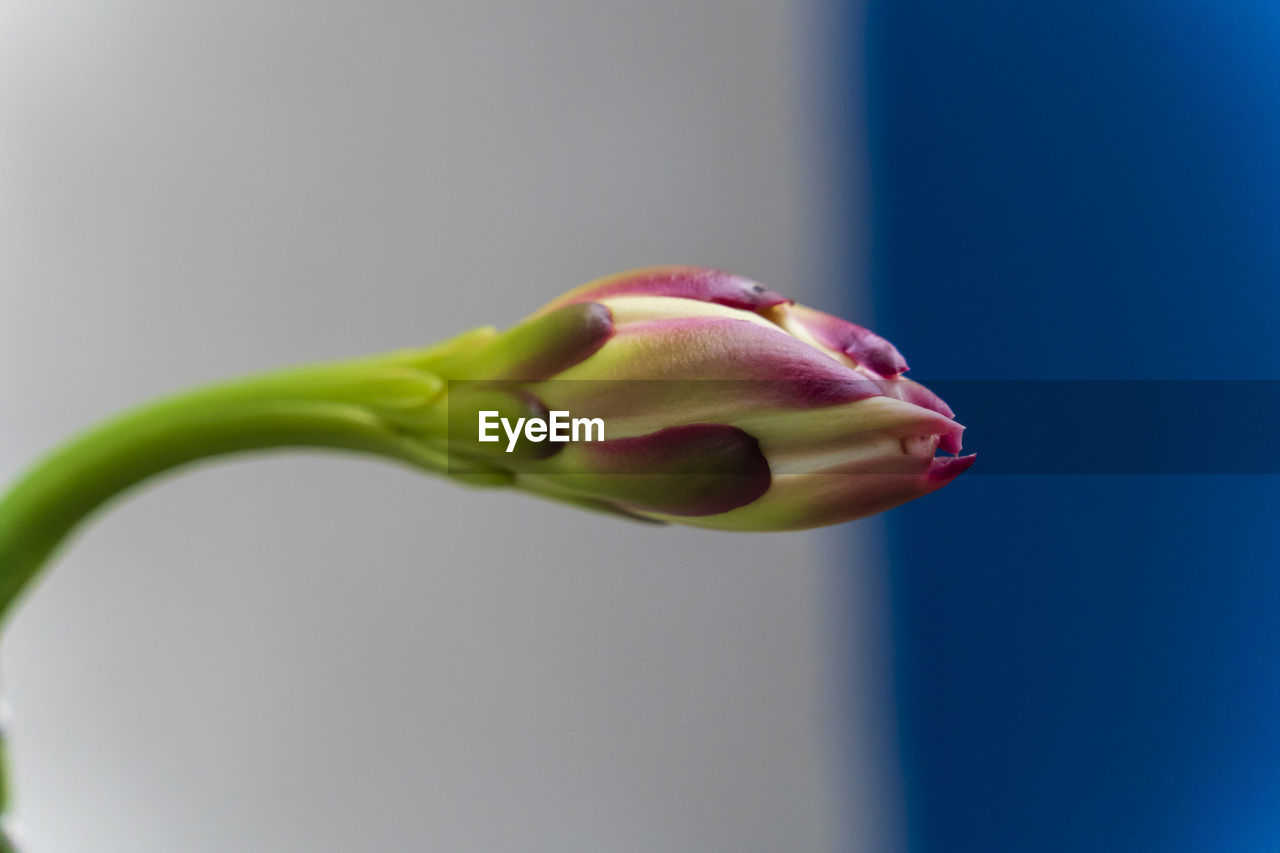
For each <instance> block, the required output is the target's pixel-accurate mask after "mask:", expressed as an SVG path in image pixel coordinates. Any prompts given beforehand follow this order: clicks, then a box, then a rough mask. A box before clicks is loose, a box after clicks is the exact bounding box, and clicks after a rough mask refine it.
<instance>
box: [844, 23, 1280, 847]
mask: <svg viewBox="0 0 1280 853" xmlns="http://www.w3.org/2000/svg"><path fill="white" fill-rule="evenodd" d="M852 14H853V13H851V15H852ZM868 14H869V17H868V19H867V21H866V24H867V26H866V30H865V33H863V32H861V31H860V27H859V26H857V25H856V24H855V23H854V22H853V18H852V17H851V18H850V21H849V26H848V27H847V30H846V31H847V32H848V33H849V39H850V44H849V47H848V51H847V55H848V56H850V57H860V56H861V51H860V49H859V48H860V47H861V42H862V39H863V38H865V40H866V42H865V43H866V48H867V50H866V62H867V64H866V67H865V69H864V68H862V67H851V68H848V69H846V70H847V72H848V85H847V86H845V87H844V89H843V90H842V92H843V94H842V97H844V98H846V99H847V100H846V103H845V106H846V107H850V108H851V105H852V104H854V102H855V101H856V99H857V97H858V93H857V87H858V86H860V85H861V82H860V81H861V79H862V72H863V71H864V70H865V72H866V83H867V87H868V89H867V91H868V101H869V106H868V113H869V116H868V122H869V125H868V126H869V133H870V139H871V174H872V183H873V217H872V221H873V247H874V248H873V267H874V269H873V282H874V288H875V294H876V300H877V312H878V325H879V326H880V328H881V329H882V330H883V331H884V332H885V334H886V335H887V336H888V337H889V338H890V339H891V340H893V341H894V342H895V343H897V344H898V345H899V346H900V348H901V349H902V350H903V351H904V352H905V353H907V354H908V356H909V358H910V360H911V362H912V363H913V365H915V366H916V371H915V374H916V375H917V378H920V379H923V380H925V381H926V382H927V381H928V380H929V379H931V378H932V379H959V380H973V379H1063V378H1070V379H1097V378H1124V379H1217V378H1232V379H1245V378H1255V379H1256V378H1265V379H1275V378H1278V377H1280V336H1278V335H1277V319H1276V318H1277V309H1278V308H1280V239H1278V237H1280V59H1278V57H1280V8H1277V7H1276V6H1275V4H1274V3H1267V2H1259V0H1250V2H1237V3H1232V4H1211V3H1204V2H1162V3H1155V2H1138V1H1137V0H1120V2H1111V3H1108V4H1105V6H1103V5H1101V4H1099V5H1097V6H1096V7H1095V5H1094V4H1081V3H1078V2H1065V1H1064V0H1043V2H1038V3H1034V4H1016V3H995V2H973V1H972V0H968V1H967V2H955V3H949V4H934V3H924V2H919V0H899V1H898V2H874V0H873V2H871V3H870V6H869V10H868ZM857 61H858V62H861V61H862V60H861V59H859V60H857ZM854 168H856V166H855V167H852V168H851V174H850V179H849V186H850V188H851V189H852V188H853V187H855V186H856V185H857V180H856V177H857V176H856V174H854V173H853V169H854ZM1185 405H1186V406H1187V408H1188V411H1194V412H1196V413H1197V415H1198V417H1199V418H1200V420H1201V421H1203V420H1204V418H1205V413H1204V411H1203V409H1201V408H1198V406H1197V399H1196V398H1195V397H1194V395H1188V399H1186V401H1185ZM957 409H959V412H958V417H959V419H960V420H961V422H964V421H965V412H964V411H963V409H960V407H959V406H957ZM1240 414H1241V413H1240V412H1238V411H1237V412H1233V413H1232V415H1233V416H1232V417H1231V418H1227V419H1224V420H1223V421H1222V422H1221V423H1220V424H1219V426H1220V430H1221V432H1222V433H1224V434H1229V433H1231V432H1239V433H1242V434H1244V435H1246V436H1253V435H1256V434H1257V433H1259V432H1269V431H1271V430H1272V429H1273V423H1272V421H1271V419H1269V418H1261V417H1259V418H1253V419H1250V418H1247V417H1246V418H1244V419H1241V417H1240ZM1087 415H1088V419H1089V422H1090V423H1091V424H1092V427H1093V433H1092V435H1091V436H1090V437H1088V438H1087V439H1086V440H1091V441H1092V442H1093V443H1094V446H1095V447H1096V448H1098V449H1099V452H1108V453H1114V452H1115V448H1114V445H1112V444H1111V443H1110V442H1109V438H1110V436H1111V435H1113V434H1114V431H1113V429H1112V426H1113V425H1112V423H1110V419H1111V418H1112V417H1113V413H1112V412H1110V411H1107V410H1099V411H1092V412H1088V413H1087ZM1173 417H1174V418H1176V413H1174V414H1173ZM1174 423H1175V421H1173V420H1171V422H1170V427H1169V429H1170V433H1168V434H1166V435H1165V436H1160V437H1157V440H1162V441H1165V442H1166V443H1169V444H1174V442H1170V441H1169V435H1173V434H1175V433H1176V427H1175V426H1174V425H1173V424H1174ZM970 432H971V434H970V435H969V436H968V437H967V438H968V442H969V445H970V446H971V449H975V450H977V451H979V454H980V455H979V462H978V465H977V466H976V467H975V468H973V469H972V470H971V472H970V473H969V474H967V475H965V476H964V477H962V478H961V479H960V480H959V481H957V482H956V483H955V484H953V485H952V486H950V487H948V488H947V489H945V490H943V491H942V492H940V493H938V494H937V495H934V496H931V497H930V498H928V499H925V500H921V501H917V502H914V503H912V504H910V505H908V506H906V507H903V508H901V509H899V510H897V511H895V512H893V513H891V514H890V520H889V525H890V551H891V573H892V577H891V583H892V588H893V596H894V607H895V632H896V637H895V641H896V662H895V666H896V678H897V692H898V704H899V713H900V719H899V726H900V737H901V753H902V759H903V767H904V773H905V777H906V789H907V817H908V824H909V826H908V835H909V842H910V849H911V850H912V851H913V853H934V851H939V852H940V851H949V853H955V852H956V851H982V853H993V851H1110V850H1117V851H1121V850H1124V851H1129V850H1144V851H1271V852H1272V853H1273V851H1275V850H1277V849H1280V531H1278V530H1277V524H1276V519H1277V517H1278V514H1280V513H1278V511H1280V483H1278V482H1277V481H1276V480H1275V479H1274V478H1272V477H1267V476H1176V475H1160V476H1106V475H1097V474H1091V475H1071V474H1060V475H1039V476H992V475H985V476H984V475H983V474H982V459H981V451H982V450H983V440H984V436H983V435H982V434H981V433H974V432H973V431H972V430H971V431H970ZM1045 432H1046V434H1051V433H1053V432H1054V430H1053V429H1048V428H1046V430H1045ZM1124 439H1125V440H1126V441H1129V440H1132V437H1131V436H1124ZM1057 449H1058V448H1055V447H1054V446H1052V445H1051V444H1050V445H1048V446H1044V447H1043V452H1044V453H1045V454H1054V453H1055V452H1056V450H1057ZM1073 450H1078V448H1073ZM1138 450H1139V449H1137V448H1135V452H1138ZM1175 452H1177V451H1175ZM1182 452H1185V453H1187V454H1194V453H1195V452H1196V448H1195V447H1194V446H1187V447H1185V448H1183V449H1182Z"/></svg>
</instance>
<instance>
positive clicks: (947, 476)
mask: <svg viewBox="0 0 1280 853" xmlns="http://www.w3.org/2000/svg"><path fill="white" fill-rule="evenodd" d="M902 459H903V460H904V461H903V462H902V465H903V466H915V467H917V468H918V470H914V471H909V472H903V473H893V472H889V471H886V463H885V460H883V459H877V460H866V461H863V462H860V463H858V464H857V465H854V466H850V467H847V468H844V469H841V470H839V471H833V472H823V473H813V474H779V475H776V476H774V478H773V482H772V485H771V486H770V488H769V491H768V492H767V493H766V494H765V495H764V496H763V497H761V498H760V499H759V500H757V501H755V502H753V503H751V504H748V505H746V506H743V507H739V508H738V509H735V510H731V511H730V512H727V513H723V514H720V515H714V516H702V517H698V518H680V519H673V520H678V521H680V522H681V523H683V524H687V525H694V526H697V527H708V528H714V529H718V530H742V531H772V530H806V529H808V528H811V527H821V526H823V525H827V524H839V523H841V522H845V521H851V520H853V519H855V518H863V517H865V516H868V515H873V514H875V513H877V512H883V511H884V510H887V509H891V508H893V507H895V506H898V505H900V504H904V503H906V502H907V501H910V500H913V499H915V498H918V497H921V496H922V495H926V494H928V493H930V492H934V491H937V490H938V489H940V488H942V487H943V486H945V485H947V484H948V483H950V482H951V481H952V480H953V479H955V478H956V477H957V476H959V475H960V473H961V472H963V471H964V470H965V469H967V468H968V467H969V466H970V465H972V464H973V461H974V460H975V459H976V456H963V457H960V458H958V459H955V458H936V459H932V460H924V464H923V466H921V465H920V461H919V460H913V458H912V457H907V456H904V457H902ZM655 517H656V518H659V519H665V518H666V516H664V515H661V514H658V515H655Z"/></svg>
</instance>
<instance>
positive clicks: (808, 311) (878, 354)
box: [768, 305, 907, 378]
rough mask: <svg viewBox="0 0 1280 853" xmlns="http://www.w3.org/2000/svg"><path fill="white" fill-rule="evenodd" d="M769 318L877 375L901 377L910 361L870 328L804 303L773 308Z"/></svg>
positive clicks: (798, 335) (793, 332)
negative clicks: (841, 354)
mask: <svg viewBox="0 0 1280 853" xmlns="http://www.w3.org/2000/svg"><path fill="white" fill-rule="evenodd" d="M768 316H769V318H770V319H772V320H774V322H776V323H777V324H778V325H779V326H781V327H782V328H784V329H786V330H787V331H789V332H791V333H792V334H794V335H796V336H797V337H811V338H812V339H813V340H814V341H816V342H817V343H818V344H819V345H820V346H823V347H825V348H827V349H830V350H833V351H835V352H839V353H843V354H844V355H847V356H848V357H849V358H850V359H852V360H853V361H854V362H855V363H856V364H858V365H861V366H862V367H865V368H867V369H868V370H870V371H872V372H873V373H875V374H877V375H878V376H881V377H884V378H888V377H890V376H898V375H900V374H902V373H904V372H906V370H907V360H906V359H905V358H903V357H902V353H900V352H898V350H897V348H896V347H895V346H894V345H893V344H891V343H889V342H888V341H886V340H885V339H884V338H882V337H880V336H879V335H877V334H876V333H875V332H873V331H871V330H870V329H866V328H863V327H862V326H859V325H857V324H855V323H850V322H849V321H848V320H843V319H841V318H839V317H835V316H832V315H831V314H824V313H822V312H821V311H815V310H814V309H812V308H808V307H806V306H804V305H790V306H786V307H779V308H775V309H773V310H772V311H771V312H770V313H769V315H768Z"/></svg>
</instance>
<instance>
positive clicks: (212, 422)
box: [0, 335, 484, 853]
mask: <svg viewBox="0 0 1280 853" xmlns="http://www.w3.org/2000/svg"><path fill="white" fill-rule="evenodd" d="M481 337H484V335H481ZM467 345H469V341H468V340H464V339H461V338H460V339H457V340H455V341H452V342H446V343H445V344H443V345H441V347H439V348H434V349H432V350H422V351H413V352H409V351H405V352H398V353H391V354H389V355H386V356H380V357H376V358H370V359H361V360H357V361H351V362H345V363H339V364H330V365H321V366H318V367H307V368H301V369H296V370H290V371H285V372H280V373H273V374H267V375H263V376H257V377H250V378H247V379H241V380H237V381H234V382H230V383H226V384H222V385H215V386H210V387H207V388H203V389H199V390H196V391H192V392H188V393H185V394H181V395H179V396H175V397H171V398H168V399H164V400H160V401H159V402H155V403H152V404H150V405H147V406H144V407H141V408H139V409H136V410H134V411H132V412H129V413H127V414H125V415H123V416H120V417H117V418H115V419H113V420H110V421H107V422H105V423H103V424H101V425H99V426H97V427H95V428H93V429H91V430H89V431H88V432H85V433H83V434H82V435H80V436H78V437H76V438H73V439H72V440H71V441H69V442H68V443H66V444H64V445H63V446H62V447H61V448H59V449H58V450H56V451H55V452H54V453H52V454H51V455H49V456H48V457H46V458H45V459H44V460H43V461H41V462H39V463H38V464H37V465H36V466H35V467H33V468H32V469H31V470H29V471H28V472H27V473H26V474H24V475H23V476H22V477H21V478H20V479H19V480H18V481H17V482H16V483H15V484H14V485H13V486H12V488H11V489H10V491H9V492H8V494H6V495H5V496H4V497H3V498H0V625H2V624H3V622H4V620H5V619H6V618H7V617H8V615H9V614H10V612H11V610H12V608H13V606H14V603H15V602H16V601H17V600H18V599H19V598H20V596H21V595H22V594H23V593H24V591H25V590H27V589H28V588H29V587H30V586H31V583H32V581H33V580H34V579H35V578H36V577H37V575H38V574H39V572H40V570H41V568H42V567H43V566H44V565H45V564H46V563H47V561H48V560H49V558H50V557H51V556H52V555H53V554H54V553H55V552H56V550H57V549H58V547H59V546H60V545H61V544H62V543H63V542H65V541H66V539H67V538H68V536H69V535H70V534H71V533H72V532H73V531H74V530H75V529H76V528H77V527H78V526H79V524H80V523H81V522H82V521H84V520H85V519H86V518H87V517H89V516H90V515H91V514H92V513H94V511H95V510H97V509H99V508H100V507H102V506H103V505H104V504H106V503H107V502H109V501H110V500H111V499H112V498H114V497H115V496H116V495H119V494H120V493H122V492H124V491H126V490H128V489H130V488H131V487H133V486H135V485H137V484H138V483H141V482H142V481H144V480H147V479H149V478H151V477H154V476H156V475H157V474H160V473H162V472H165V471H170V470H172V469H175V468H178V467H181V466H184V465H187V464H190V463H192V462H196V461H198V460H202V459H208V458H210V457H216V456H223V455H226V454H233V453H242V452H247V451H256V450H266V449H271V448H283V447H306V448H331V449H337V450H344V451H356V452H366V453H372V454H376V455H379V456H382V457H389V458H391V459H393V460H397V461H401V462H405V463H408V464H411V465H414V466H417V467H420V468H427V469H429V470H433V471H437V472H441V473H443V472H445V470H446V466H445V462H444V461H443V456H442V455H441V453H440V451H439V450H438V449H433V442H432V440H431V435H432V432H433V430H434V427H433V426H432V425H433V424H437V423H439V422H440V414H439V409H440V405H441V402H442V400H443V397H444V382H443V380H441V379H440V378H439V377H438V376H436V375H435V374H434V373H432V372H430V370H429V369H427V368H428V367H429V365H430V364H431V363H432V360H433V357H434V356H435V355H436V354H438V353H440V352H445V353H446V354H447V353H448V352H452V351H455V350H456V349H458V348H459V347H463V348H465V346H467ZM0 738H2V735H0ZM4 753H5V750H4V746H3V740H2V739H0V815H3V814H5V813H7V809H6V805H7V802H8V797H7V786H6V784H5V778H6V776H7V773H5V772H4V771H5V767H4V764H5V754H4ZM12 850H14V847H13V846H12V842H11V841H10V840H8V838H7V837H6V836H5V834H4V833H3V832H0V853H8V851H12Z"/></svg>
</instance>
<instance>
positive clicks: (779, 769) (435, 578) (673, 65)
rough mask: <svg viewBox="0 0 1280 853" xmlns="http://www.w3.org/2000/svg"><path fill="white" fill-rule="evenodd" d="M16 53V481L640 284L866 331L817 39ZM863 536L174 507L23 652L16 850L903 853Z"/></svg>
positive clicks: (243, 26)
mask: <svg viewBox="0 0 1280 853" xmlns="http://www.w3.org/2000/svg"><path fill="white" fill-rule="evenodd" d="M0 20H2V21H3V26H2V27H0V110H2V113H0V121H2V122H3V123H2V124H0V217H2V219H0V240H2V241H3V243H2V245H0V282H2V284H0V406H3V413H2V414H3V417H2V419H0V474H2V475H3V476H4V477H6V478H7V477H10V476H12V475H13V474H15V473H16V472H17V471H18V469H19V468H20V467H21V466H23V465H24V464H26V463H27V462H29V461H30V460H31V459H33V458H34V457H35V455H36V454H38V453H39V452H41V451H42V450H44V449H47V448H48V447H49V446H50V445H51V444H52V443H54V442H56V441H57V440H59V439H60V438H63V437H65V435H66V434H67V433H68V432H69V431H71V430H73V429H74V428H77V427H80V426H83V425H86V424H88V423H89V422H91V421H93V420H95V419H97V418H99V417H101V416H103V415H105V414H108V413H110V412H112V411H114V410H117V409H119V408H121V407H123V406H125V405H127V404H131V403H135V402H140V401H143V400H145V399H147V398H149V397H152V396H154V395H156V394H160V393H163V392H166V391H170V390H174V389H178V388H182V387H184V386H188V385H191V384H194V383H198V382H202V381H206V380H211V379H215V378H221V377H224V376H227V375H231V374H236V373H239V372H246V371H252V370H256V369H261V368H267V367H272V366H277V365H281V364H287V363H294V362H306V361H312V360H319V359H329V358H337V357H343V356H348V355H358V354H363V353H366V352H375V351H379V350H385V349H391V348H394V347H398V346H407V345H415V344H420V343H424V342H430V341H432V340H435V339H438V338H441V337H444V336H446V335H449V334H452V333H455V332H458V331H461V330H463V329H465V328H468V327H470V326H473V325H478V324H484V323H494V324H497V325H506V324H509V323H511V322H512V321H514V320H516V319H518V318H519V317H521V316H523V315H524V314H526V313H527V312H529V311H530V310H532V309H533V308H535V307H537V306H538V305H539V304H540V303H541V302H543V301H546V300H547V299H548V298H550V297H551V296H553V295H555V294H556V293H558V292H559V291H561V290H563V289H565V288H567V287H569V286H572V285H576V284H578V283H580V282H582V281H585V280H587V279H590V278H594V277H596V276H598V275H601V274H605V273H609V272H613V271H615V270H618V269H622V268H627V267H631V266H636V265H643V264H651V263H658V262H691V263H702V264H707V265H715V266H722V267H725V268H729V269H733V270H735V271H737V272H741V273H743V274H746V275H749V276H752V277H754V278H758V279H760V280H762V281H765V282H768V283H769V284H770V285H772V286H774V287H776V288H778V289H780V290H783V291H784V292H787V293H789V294H791V295H793V296H795V297H797V298H799V299H802V300H803V301H806V302H809V303H812V304H815V305H818V306H821V307H826V308H829V309H833V310H839V309H849V308H853V309H856V308H857V306H849V305H848V304H847V296H837V293H838V289H839V288H840V287H843V286H844V284H845V283H846V281H847V280H848V278H849V273H850V271H848V270H844V271H840V275H841V276H842V277H841V278H840V279H837V278H836V273H837V271H836V270H835V269H833V263H832V261H831V258H832V257H834V256H835V253H834V252H833V251H832V250H833V248H834V240H835V239H836V236H835V233H834V229H833V228H832V227H831V224H830V223H831V221H832V219H833V217H832V212H833V203H834V199H833V198H832V197H831V191H830V190H829V189H828V188H829V187H830V186H831V185H832V182H831V181H830V180H829V178H828V174H829V170H830V168H831V163H832V162H833V160H834V157H833V152H831V151H829V150H826V149H824V147H823V144H822V143H821V131H822V128H823V126H824V123H825V122H826V118H825V117H824V114H823V111H822V104H821V94H820V93H821V86H822V81H821V79H820V75H821V68H822V63H823V61H825V60H824V58H823V57H822V56H821V54H820V52H819V53H817V54H815V52H814V45H820V44H821V43H822V42H821V38H820V37H821V35H822V29H823V27H824V23H823V21H822V20H821V17H820V15H819V14H818V9H817V6H816V3H815V4H813V5H809V4H805V3H798V4H797V3H785V2H765V0H749V2H744V0H714V1H713V2H694V3H689V2H670V0H662V1H661V2H647V3H635V2H621V0H608V1H607V2H601V0H594V2H569V0H557V2H552V3H538V4H534V3H520V2H502V3H464V2H450V3H438V2H437V3H389V2H383V3H371V4H341V3H330V2H324V3H308V4H301V3H298V4H294V3H282V2H266V3H263V2H253V3H248V2H219V3H204V4H195V3H191V4H188V3H168V2H159V0H138V2H86V0H69V2H43V3H28V4H22V3H15V2H0ZM840 156H850V154H849V152H841V154H840ZM840 239H844V240H847V239H848V234H847V232H846V233H845V234H843V235H841V238H840ZM840 249H841V252H842V253H844V255H845V256H848V254H849V252H850V249H849V248H848V247H847V246H841V247H840ZM855 254H856V253H855ZM841 300H843V301H841ZM874 529H875V528H874V524H863V525H861V526H856V525H855V526H853V527H845V528H841V529H840V530H839V531H838V532H836V533H831V532H826V533H811V534H787V535H732V534H720V533H706V532H698V531H693V530H684V529H676V528H667V529H661V530H655V529H651V528H647V527H640V526H632V525H628V524H626V523H623V522H616V521H612V520H602V519H600V518H596V517H594V516H590V515H587V514H580V513H576V512H574V511H572V510H569V509H564V508H561V507H558V506H554V505H549V504H543V503H540V502H538V501H536V500H535V499H532V498H528V497H524V496H522V495H517V494H506V493H489V492H473V491H468V490H464V489H461V488H459V487H457V486H454V485H451V484H448V483H445V482H439V481H434V480H431V479H429V478H426V477H422V476H418V475H415V474H413V473H410V472H406V471H403V470H400V469H397V468H393V467H391V466H385V465H381V464H370V463H369V462H366V461H360V460H354V459H344V458H341V457H337V456H302V455H299V456H288V457H277V458H274V459H273V460H271V461H270V462H264V461H258V462H256V463H247V462H234V463H230V464H221V465H218V466H213V467H210V468H208V469H206V470H204V471H202V472H201V473H199V474H197V475H195V476H186V477H180V478H176V479H172V480H169V481H167V482H165V483H163V484H160V485H158V486H155V487H152V488H149V489H147V490H146V491H144V492H142V493H139V494H137V495H135V496H134V497H133V498H132V499H130V500H128V501H125V502H123V503H121V504H119V505H117V506H116V507H115V508H114V509H113V511H111V512H110V513H109V514H107V515H106V516H104V517H101V518H99V519H98V522H97V523H96V524H95V525H93V526H92V527H90V528H88V529H87V530H86V531H85V532H84V533H83V534H82V535H81V536H79V537H78V539H77V540H76V542H75V544H74V546H73V547H71V548H69V549H68V550H67V551H65V552H64V553H63V554H62V556H61V558H60V559H59V560H58V562H57V566H56V570H55V571H53V572H52V573H51V574H50V575H48V576H47V577H46V579H45V580H44V582H43V583H42V584H41V586H40V587H39V589H38V590H37V593H36V594H35V595H34V596H32V597H31V598H29V599H28V601H27V602H26V604H25V606H24V607H23V608H22V609H21V611H20V612H19V615H18V618H17V619H16V621H15V622H14V623H13V624H12V625H11V627H10V629H9V630H8V632H7V636H6V637H5V643H4V650H3V664H4V670H5V690H6V692H7V695H8V698H9V700H10V702H11V704H12V705H13V706H14V708H15V711H16V726H15V737H16V740H15V750H16V771H17V779H18V797H19V810H20V813H21V815H22V819H23V824H24V827H25V830H26V834H27V836H28V838H29V839H30V849H31V850H32V851H33V853H58V851H80V850H94V851H130V853H138V851H153V850H154V851H188V853H201V851H226V850H237V851H241V853H253V852H254V851H289V850H299V851H300V850H307V851H317V852H320V853H322V851H344V853H345V852H346V851H351V850H392V851H400V850H418V849H432V850H460V851H507V850H521V851H523V850H547V851H552V850H555V851H588V850H591V851H597V850H609V851H653V850H723V851H729V850H733V851H751V850H759V851H775V850H797V851H798V850H832V851H835V850H848V849H862V850H875V851H880V850H886V849H891V848H892V847H894V846H895V839H896V838H897V832H896V825H897V813H896V802H897V788H896V785H897V782H896V777H895V774H894V771H892V770H891V769H890V767H891V763H890V762H887V761H886V760H885V759H886V758H887V755H888V752H889V747H888V744H889V743H890V742H891V739H890V737H889V731H888V728H887V726H886V724H885V715H884V713H883V712H884V710H885V709H884V707H883V706H884V703H885V702H886V701H887V699H886V697H887V690H886V689H885V687H884V673H883V672H882V671H881V670H880V668H879V666H878V664H876V663H875V661H876V660H877V659H878V658H877V654H878V651H879V649H880V645H879V644H880V643H881V634H882V632H883V625H882V621H881V617H880V616H879V615H878V614H880V613H881V612H882V608H881V606H880V605H881V597H882V591H881V590H880V589H879V588H877V587H876V585H875V583H874V578H875V574H876V573H875V572H874V571H873V568H874V567H873V566H872V565H870V560H871V559H872V558H873V557H872V555H873V553H874V550H873V549H872V548H870V547H863V548H861V549H860V550H859V549H857V548H855V549H854V550H853V551H852V552H851V551H850V548H853V547H854V546H855V545H856V542H854V538H855V534H856V536H857V537H860V539H861V541H863V542H864V543H867V542H870V540H871V539H872V538H873V532H874ZM851 648H853V649H860V650H862V652H863V653H862V654H855V655H853V656H852V657H850V655H849V649H851Z"/></svg>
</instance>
